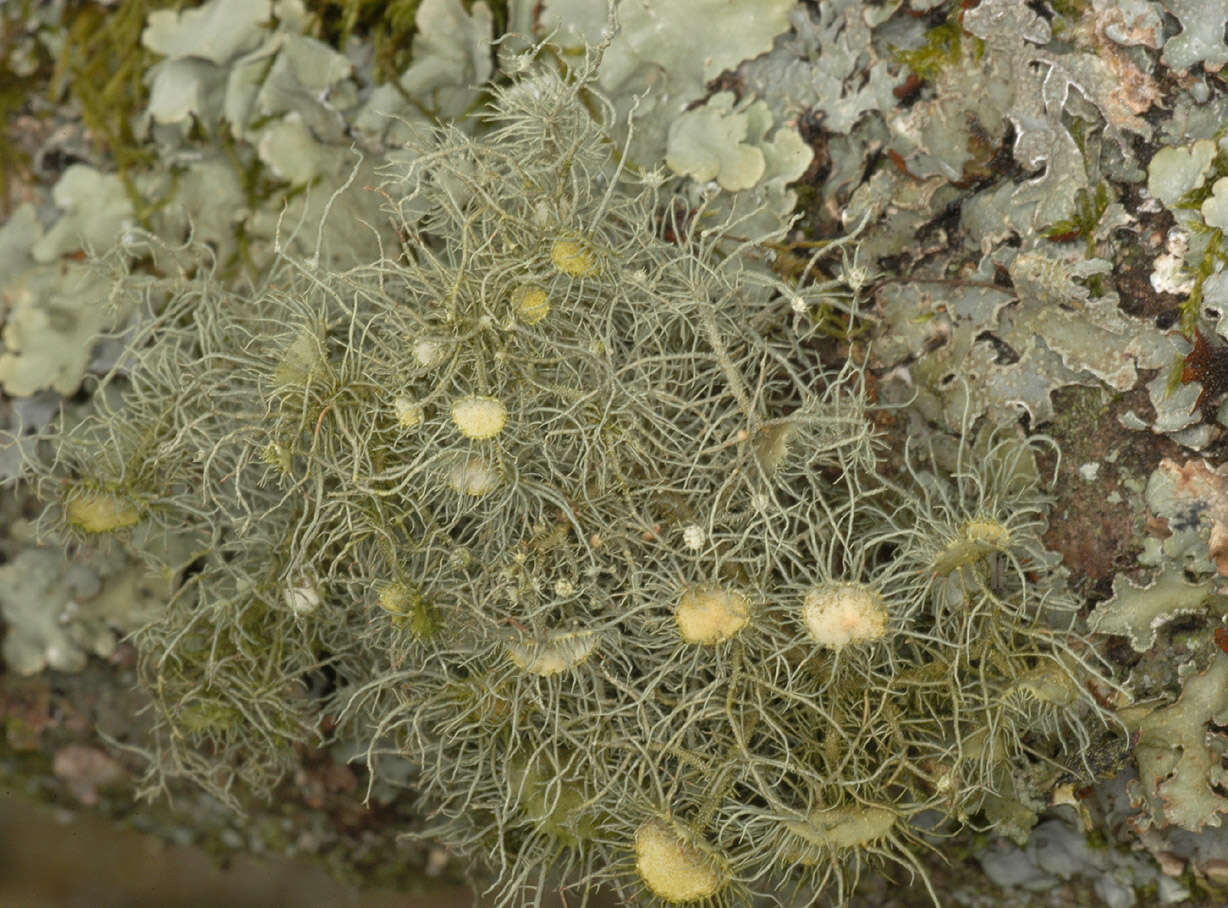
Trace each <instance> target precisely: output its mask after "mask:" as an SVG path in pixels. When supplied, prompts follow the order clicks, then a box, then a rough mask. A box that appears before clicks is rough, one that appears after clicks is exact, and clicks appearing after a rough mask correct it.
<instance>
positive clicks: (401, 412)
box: [392, 397, 423, 429]
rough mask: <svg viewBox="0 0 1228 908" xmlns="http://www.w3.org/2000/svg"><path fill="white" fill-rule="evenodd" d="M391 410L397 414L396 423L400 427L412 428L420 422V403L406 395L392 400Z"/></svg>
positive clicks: (421, 415)
mask: <svg viewBox="0 0 1228 908" xmlns="http://www.w3.org/2000/svg"><path fill="white" fill-rule="evenodd" d="M392 411H393V412H394V413H396V415H397V425H399V426H400V427H401V428H402V429H412V428H413V427H414V426H416V425H418V423H420V422H422V417H423V412H422V404H420V403H418V402H417V401H414V400H410V399H409V398H408V397H398V398H397V399H396V400H394V401H393V402H392Z"/></svg>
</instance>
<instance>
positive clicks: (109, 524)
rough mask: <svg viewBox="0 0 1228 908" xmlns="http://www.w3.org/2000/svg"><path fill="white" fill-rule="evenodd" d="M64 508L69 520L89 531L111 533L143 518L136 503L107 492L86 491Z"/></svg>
mask: <svg viewBox="0 0 1228 908" xmlns="http://www.w3.org/2000/svg"><path fill="white" fill-rule="evenodd" d="M64 510H65V516H66V517H67V518H68V522H69V523H71V524H72V525H73V526H75V527H77V528H79V529H82V530H85V532H87V533H110V532H111V531H112V530H119V529H123V528H124V527H130V526H132V525H133V524H135V523H136V522H137V521H139V520H140V519H141V511H140V509H139V508H137V507H136V506H135V505H134V504H132V503H131V502H129V501H126V500H124V499H123V498H119V497H117V496H115V495H110V494H108V493H106V492H86V493H84V494H83V495H80V496H79V497H77V498H74V499H73V500H72V501H70V502H68V504H67V505H66V507H65V509H64Z"/></svg>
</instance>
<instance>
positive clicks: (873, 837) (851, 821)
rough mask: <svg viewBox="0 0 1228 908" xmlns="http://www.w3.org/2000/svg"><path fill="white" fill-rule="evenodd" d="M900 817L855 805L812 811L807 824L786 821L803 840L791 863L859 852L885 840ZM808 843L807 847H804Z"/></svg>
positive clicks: (793, 852) (885, 809) (887, 811)
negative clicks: (846, 851) (850, 850)
mask: <svg viewBox="0 0 1228 908" xmlns="http://www.w3.org/2000/svg"><path fill="white" fill-rule="evenodd" d="M895 821H896V814H895V812H894V811H893V810H890V809H889V808H886V807H876V806H873V805H862V804H855V805H849V806H846V807H829V808H826V809H819V810H812V811H811V812H810V814H809V815H808V816H807V817H806V819H804V820H786V821H785V823H784V825H785V828H786V829H788V830H789V832H791V833H793V834H794V835H795V836H797V837H798V838H799V839H801V840H802V842H801V843H798V846H799V847H797V848H794V849H791V854H790V855H789V859H790V860H792V861H795V862H796V863H799V864H807V865H809V864H815V863H817V862H818V861H819V860H820V859H822V858H823V857H825V856H827V855H828V854H829V853H830V852H831V851H833V850H836V849H841V848H857V847H860V846H863V845H868V844H870V843H871V842H874V841H877V840H878V839H881V838H882V837H883V836H885V835H887V833H889V832H891V828H892V827H893V826H894V825H895ZM803 843H804V844H803Z"/></svg>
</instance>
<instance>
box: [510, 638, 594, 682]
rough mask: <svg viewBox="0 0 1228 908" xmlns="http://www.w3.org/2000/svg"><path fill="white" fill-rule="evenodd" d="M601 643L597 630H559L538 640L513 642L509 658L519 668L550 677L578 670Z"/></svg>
mask: <svg viewBox="0 0 1228 908" xmlns="http://www.w3.org/2000/svg"><path fill="white" fill-rule="evenodd" d="M599 642H600V637H599V636H598V634H597V632H596V631H558V632H556V633H553V634H549V635H547V636H546V637H543V638H539V639H536V640H515V641H511V642H509V643H508V644H507V656H508V658H509V659H511V660H512V662H513V664H515V665H516V666H517V667H518V668H522V669H524V670H525V671H526V672H529V673H531V674H534V675H541V676H542V677H544V678H548V677H550V676H551V675H558V674H561V673H562V672H565V671H567V670H568V669H572V668H575V667H576V666H577V665H579V664H580V663H582V662H583V661H584V660H585V659H587V658H588V657H589V656H591V655H592V654H593V651H594V650H595V649H596V648H597V644H598V643H599Z"/></svg>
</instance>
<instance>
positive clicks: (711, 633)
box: [674, 586, 750, 646]
mask: <svg viewBox="0 0 1228 908" xmlns="http://www.w3.org/2000/svg"><path fill="white" fill-rule="evenodd" d="M674 620H675V622H677V624H678V633H679V634H681V635H682V639H683V640H685V641H686V642H687V643H698V644H701V645H704V646H711V645H713V644H716V643H720V642H722V641H724V640H728V639H729V638H730V637H732V636H733V635H734V634H736V633H737V632H738V631H740V630H742V628H744V627H746V625H747V624H748V623H749V622H750V601H749V600H748V599H747V598H746V597H745V596H744V595H742V594H741V593H739V592H737V591H735V590H727V589H724V588H722V587H719V586H699V587H690V588H689V589H686V590H683V592H682V595H681V596H679V597H678V605H677V607H676V608H675V609H674Z"/></svg>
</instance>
